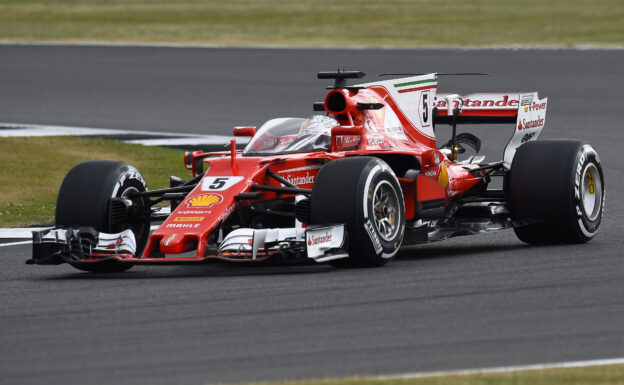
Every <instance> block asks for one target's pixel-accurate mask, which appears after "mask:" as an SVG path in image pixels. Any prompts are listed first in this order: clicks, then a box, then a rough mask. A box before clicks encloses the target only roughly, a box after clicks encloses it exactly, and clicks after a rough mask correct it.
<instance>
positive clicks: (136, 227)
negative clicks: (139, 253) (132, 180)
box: [121, 187, 146, 244]
mask: <svg viewBox="0 0 624 385" xmlns="http://www.w3.org/2000/svg"><path fill="white" fill-rule="evenodd" d="M138 192H139V189H137V188H136V187H128V188H126V189H125V190H124V191H123V192H122V193H121V198H128V196H129V195H130V196H131V195H133V194H136V193H138ZM136 203H137V204H138V205H139V207H144V204H143V201H142V200H141V199H139V200H138V201H137V202H136ZM145 226H146V224H145V223H134V224H125V225H122V226H121V230H122V231H123V230H127V229H130V230H132V232H133V233H134V237H135V239H136V241H137V244H138V243H139V239H138V238H139V237H140V236H141V234H143V231H144V230H145Z"/></svg>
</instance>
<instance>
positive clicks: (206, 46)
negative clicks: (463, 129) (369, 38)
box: [0, 41, 624, 51]
mask: <svg viewBox="0 0 624 385" xmlns="http://www.w3.org/2000/svg"><path fill="white" fill-rule="evenodd" d="M3 45H5V46H44V47H64V46H67V47H136V48H195V49H269V50H270V49H284V50H286V49H292V50H304V49H305V50H367V49H370V50H420V51H425V50H437V51H444V50H448V51H457V50H460V51H475V50H476V51H480V50H488V51H492V50H503V51H509V50H562V51H563V50H565V51H593V50H596V51H609V50H614V51H619V50H624V46H622V45H613V46H610V45H591V44H581V45H574V46H567V45H556V44H554V45H490V46H470V45H469V46H430V47H427V46H391V45H388V46H365V45H348V46H337V45H326V46H307V45H281V44H258V45H240V46H238V45H226V44H176V43H126V42H89V41H85V42H82V41H75V42H73V41H67V42H37V41H35V42H20V41H3V42H0V46H3Z"/></svg>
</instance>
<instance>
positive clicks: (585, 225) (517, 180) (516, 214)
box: [509, 140, 605, 244]
mask: <svg viewBox="0 0 624 385" xmlns="http://www.w3.org/2000/svg"><path fill="white" fill-rule="evenodd" d="M509 188H510V197H511V211H512V218H513V219H514V221H516V222H518V223H519V226H518V227H516V228H514V230H515V232H516V235H517V236H518V238H519V239H520V240H521V241H523V242H526V243H530V244H556V243H583V242H588V241H589V240H591V239H592V238H593V237H594V236H595V235H596V232H597V231H598V227H599V226H600V222H601V221H602V214H603V211H604V199H605V185H604V174H603V172H602V165H601V163H600V158H599V157H598V154H597V153H596V151H595V150H594V149H593V148H592V147H591V146H590V145H588V144H583V143H581V142H578V141H571V140H543V141H535V142H528V143H525V144H523V145H522V146H520V147H519V148H518V150H517V151H516V154H515V156H514V160H513V163H512V166H511V171H510V176H509ZM523 222H526V223H527V224H523Z"/></svg>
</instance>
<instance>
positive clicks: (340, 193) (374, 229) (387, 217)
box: [310, 157, 405, 267]
mask: <svg viewBox="0 0 624 385" xmlns="http://www.w3.org/2000/svg"><path fill="white" fill-rule="evenodd" d="M337 223H344V224H345V225H346V232H347V236H348V248H349V257H348V258H346V259H339V260H335V261H332V262H330V263H331V264H333V265H334V266H340V267H342V266H344V267H347V266H381V265H384V264H386V263H387V262H389V261H390V260H391V259H392V258H394V256H395V254H396V253H397V251H398V250H399V247H400V246H401V242H402V240H403V234H404V232H405V202H404V201H403V192H402V191H401V186H400V185H399V182H398V180H397V178H396V176H395V175H394V173H393V172H392V170H391V169H390V167H389V166H388V164H387V163H385V162H384V161H382V160H381V159H378V158H373V157H353V158H346V159H339V160H335V161H332V162H329V163H327V164H326V165H325V166H323V167H322V168H321V170H320V171H319V173H318V175H317V177H316V179H315V181H314V187H313V188H312V197H311V200H310V224H312V225H314V224H318V225H327V224H337Z"/></svg>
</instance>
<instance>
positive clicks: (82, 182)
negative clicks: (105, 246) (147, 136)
mask: <svg viewBox="0 0 624 385" xmlns="http://www.w3.org/2000/svg"><path fill="white" fill-rule="evenodd" d="M146 190H147V186H146V185H145V180H144V179H143V176H142V175H141V173H140V172H139V170H137V169H136V168H135V167H134V166H131V165H129V164H127V163H124V162H116V161H110V160H94V161H87V162H82V163H79V164H77V165H76V166H74V167H73V168H72V169H71V170H69V172H68V173H67V176H65V179H64V180H63V183H62V184H61V189H60V191H59V195H58V199H57V202H56V225H57V226H63V227H80V226H88V227H93V228H94V229H95V230H97V231H100V232H104V233H118V232H121V231H123V230H127V229H130V230H132V232H133V233H134V237H135V239H136V245H137V248H136V255H137V256H138V255H141V253H142V252H143V248H144V247H145V244H146V242H147V239H148V237H149V228H150V226H149V222H148V221H144V220H136V219H134V218H126V220H125V221H124V222H123V223H111V222H113V221H111V218H110V210H109V202H110V199H111V198H128V199H130V198H132V196H133V194H134V193H137V192H143V191H146ZM131 200H132V203H133V204H134V205H136V207H138V208H139V211H140V209H143V208H145V207H146V205H147V204H148V201H147V199H146V198H132V199H131ZM71 265H72V266H74V267H75V268H77V269H80V270H85V271H90V272H95V273H113V272H121V271H125V270H128V269H129V268H130V267H131V265H128V264H124V263H121V262H119V261H115V260H106V261H101V262H72V263H71Z"/></svg>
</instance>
